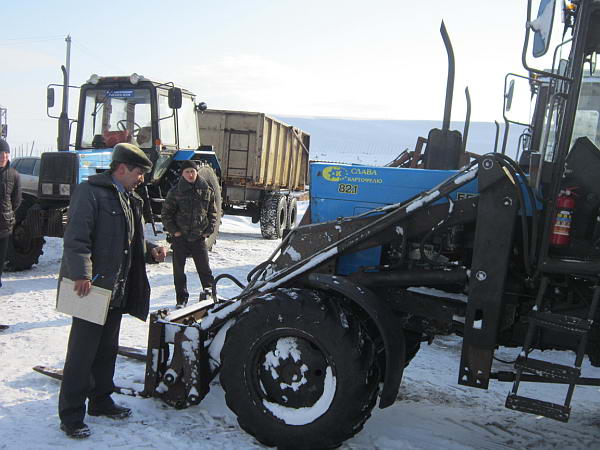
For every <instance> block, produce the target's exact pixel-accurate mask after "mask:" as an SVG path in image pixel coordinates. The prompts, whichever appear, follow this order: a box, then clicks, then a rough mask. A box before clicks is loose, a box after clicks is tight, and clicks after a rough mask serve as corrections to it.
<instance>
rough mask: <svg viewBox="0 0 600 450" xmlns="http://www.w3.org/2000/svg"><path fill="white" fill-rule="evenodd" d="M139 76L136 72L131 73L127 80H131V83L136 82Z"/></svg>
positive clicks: (138, 80)
mask: <svg viewBox="0 0 600 450" xmlns="http://www.w3.org/2000/svg"><path fill="white" fill-rule="evenodd" d="M140 78H141V77H140V76H139V75H138V74H137V73H135V72H134V73H132V74H131V75H130V76H129V81H130V82H131V84H138V83H139V82H140Z"/></svg>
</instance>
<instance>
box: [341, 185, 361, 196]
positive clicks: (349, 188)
mask: <svg viewBox="0 0 600 450" xmlns="http://www.w3.org/2000/svg"><path fill="white" fill-rule="evenodd" d="M338 192H340V193H342V194H358V185H357V184H344V183H340V184H338Z"/></svg>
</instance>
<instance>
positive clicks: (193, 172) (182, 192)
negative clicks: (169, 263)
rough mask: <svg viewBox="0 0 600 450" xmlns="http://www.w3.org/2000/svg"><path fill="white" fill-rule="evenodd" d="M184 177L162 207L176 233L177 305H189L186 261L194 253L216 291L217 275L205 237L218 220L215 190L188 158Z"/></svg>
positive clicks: (206, 288)
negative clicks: (215, 274) (215, 278)
mask: <svg viewBox="0 0 600 450" xmlns="http://www.w3.org/2000/svg"><path fill="white" fill-rule="evenodd" d="M181 169H182V170H181V178H180V179H179V182H178V183H177V185H176V186H174V187H173V188H172V189H171V190H170V191H169V193H168V194H167V198H166V199H165V202H164V204H163V207H162V212H161V216H162V222H163V226H164V228H165V229H166V230H167V231H168V232H169V233H170V234H171V236H173V242H172V244H171V248H172V249H173V281H174V283H175V294H176V298H177V307H179V308H181V307H183V306H185V305H186V304H187V301H188V297H189V293H188V290H187V278H186V276H185V260H186V257H187V255H188V253H190V254H191V255H192V258H193V259H194V264H195V265H196V271H197V272H198V276H199V277H200V282H201V283H202V287H203V288H204V294H203V295H206V294H207V293H208V292H210V291H212V285H213V283H214V278H213V275H212V271H211V270H210V265H209V261H208V251H207V249H206V243H205V239H206V238H207V237H209V236H210V235H211V234H212V233H213V231H214V229H215V225H216V223H217V210H216V205H215V193H214V191H213V190H212V188H211V187H210V186H209V184H208V183H207V182H206V180H204V179H203V178H201V177H199V176H198V165H197V164H196V163H195V162H194V161H191V160H190V161H184V162H183V163H182V165H181Z"/></svg>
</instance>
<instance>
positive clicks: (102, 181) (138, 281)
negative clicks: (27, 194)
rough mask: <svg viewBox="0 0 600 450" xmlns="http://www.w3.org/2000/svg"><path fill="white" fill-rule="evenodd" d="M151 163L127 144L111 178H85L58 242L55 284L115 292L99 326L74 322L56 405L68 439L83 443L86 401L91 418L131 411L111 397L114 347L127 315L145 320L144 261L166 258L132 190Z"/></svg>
mask: <svg viewBox="0 0 600 450" xmlns="http://www.w3.org/2000/svg"><path fill="white" fill-rule="evenodd" d="M151 168H152V163H151V162H150V160H149V159H148V158H147V157H146V155H145V154H144V152H143V151H142V150H140V149H139V148H138V147H136V146H135V145H132V144H118V145H116V146H115V148H114V150H113V156H112V163H111V165H110V171H107V172H103V173H101V174H98V175H93V176H91V177H89V179H88V181H87V182H84V183H81V184H80V185H79V186H77V188H76V189H75V192H74V193H73V196H72V197H71V202H70V206H69V220H68V223H67V227H66V230H65V234H64V240H63V248H64V250H63V259H62V264H61V268H60V277H59V282H60V279H61V278H63V277H66V278H69V279H71V280H73V281H74V284H75V286H74V290H75V292H76V293H77V294H78V295H79V296H81V297H84V296H86V295H87V294H88V293H89V292H90V289H91V284H92V282H94V285H97V286H99V287H102V288H105V289H109V290H111V291H112V297H111V302H110V306H109V312H108V317H107V319H106V323H105V324H104V325H98V324H95V323H91V322H88V321H85V320H82V319H78V318H75V317H74V318H73V323H72V325H71V333H70V335H69V342H68V345H67V356H66V358H65V366H64V371H63V381H62V384H61V388H60V394H59V400H58V413H59V417H60V420H61V425H60V428H61V430H63V431H64V432H65V433H66V434H67V436H69V437H72V438H86V437H88V436H89V435H90V430H89V428H88V427H87V425H86V424H85V423H84V422H83V419H84V417H85V402H86V397H87V399H88V400H89V401H88V409H87V412H88V414H89V415H91V416H106V417H109V418H112V419H123V418H126V417H128V416H130V415H131V410H130V409H129V408H125V407H123V406H119V405H117V404H115V402H114V401H113V400H112V398H111V394H112V392H113V389H114V384H113V376H114V372H115V361H116V358H117V350H118V347H119V330H120V325H121V317H122V315H123V314H124V313H129V314H131V315H133V316H134V317H137V318H139V319H141V320H146V318H147V316H148V310H149V300H150V284H149V283H148V277H147V276H146V268H145V261H146V259H148V260H149V259H150V258H149V257H148V258H147V255H148V256H150V255H151V257H152V258H153V259H154V260H155V261H163V260H164V258H165V256H166V251H165V249H164V248H163V247H158V246H156V245H154V244H151V243H150V242H146V241H145V240H144V227H143V225H144V224H143V218H142V206H143V201H142V199H141V197H139V196H138V195H137V194H136V193H135V192H134V190H135V188H136V187H137V186H138V185H139V184H141V183H142V182H143V181H144V173H146V172H149V171H150V170H151Z"/></svg>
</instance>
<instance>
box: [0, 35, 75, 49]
mask: <svg viewBox="0 0 600 450" xmlns="http://www.w3.org/2000/svg"><path fill="white" fill-rule="evenodd" d="M60 39H64V36H60V37H47V38H23V39H5V40H0V47H18V46H21V45H30V44H39V43H42V42H50V41H58V40H60Z"/></svg>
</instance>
